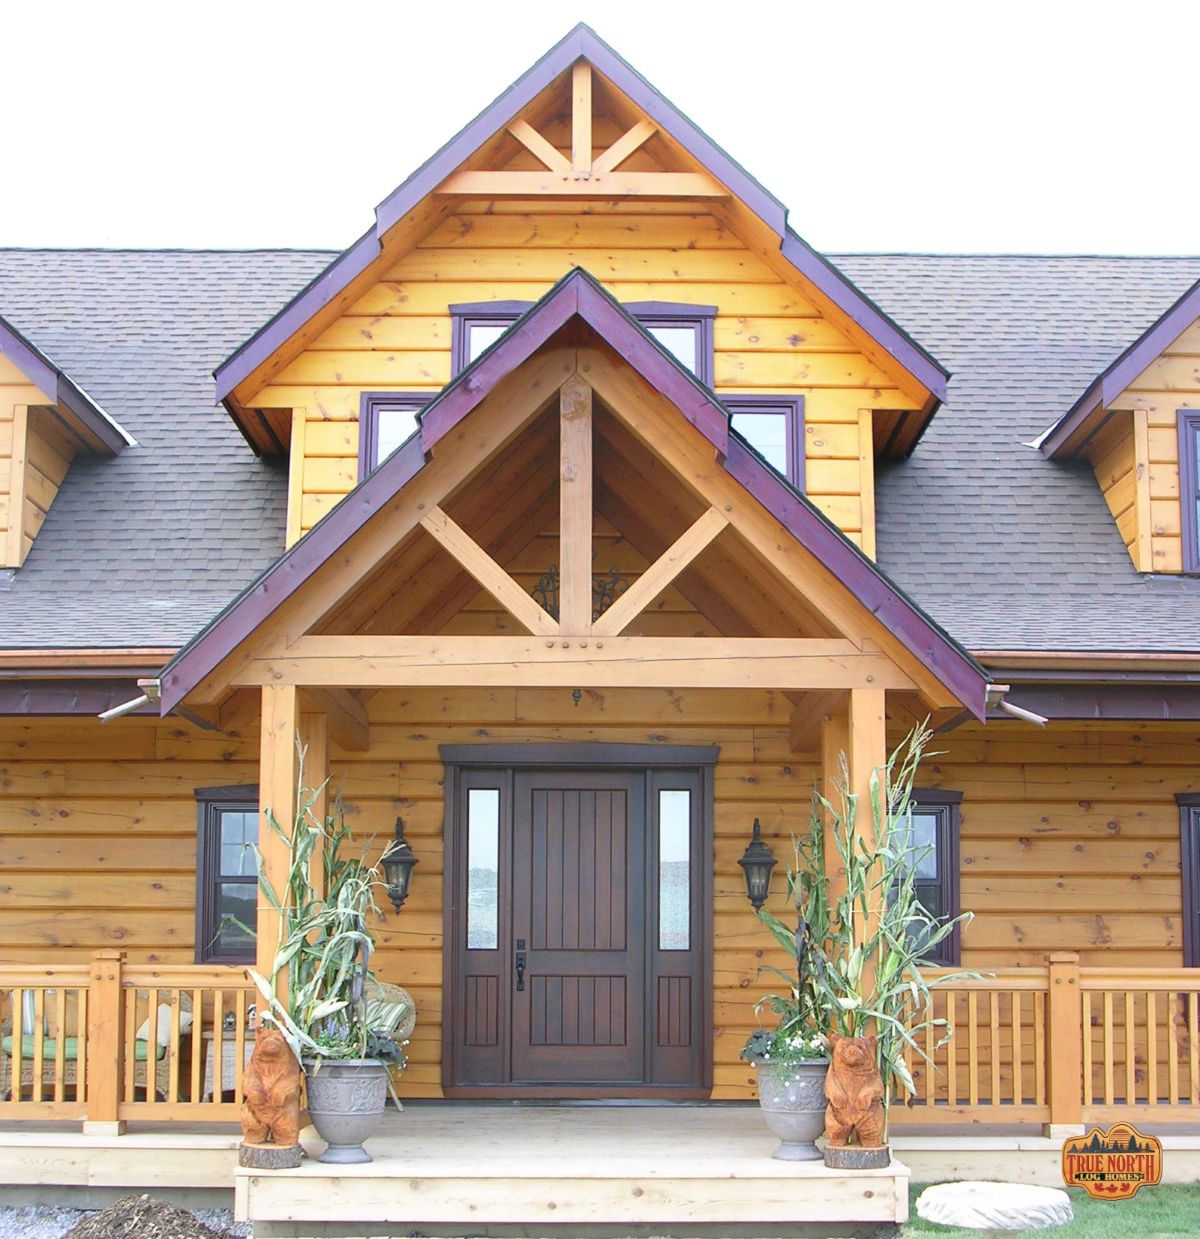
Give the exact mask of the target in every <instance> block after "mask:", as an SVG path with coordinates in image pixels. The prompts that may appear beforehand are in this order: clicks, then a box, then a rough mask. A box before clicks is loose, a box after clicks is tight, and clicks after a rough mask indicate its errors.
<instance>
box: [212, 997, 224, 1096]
mask: <svg viewBox="0 0 1200 1239" xmlns="http://www.w3.org/2000/svg"><path fill="white" fill-rule="evenodd" d="M212 1031H213V1035H212V1049H211V1050H210V1051H209V1052H210V1053H211V1054H212V1093H211V1094H210V1097H211V1099H212V1101H213V1102H215V1103H216V1104H218V1105H219V1104H220V1102H221V1098H222V1092H223V1090H224V1088H225V1082H224V1076H223V1069H224V1066H225V1061H224V1060H225V1044H224V1043H225V991H224V990H217V992H216V993H215V994H214V995H213V1029H212Z"/></svg>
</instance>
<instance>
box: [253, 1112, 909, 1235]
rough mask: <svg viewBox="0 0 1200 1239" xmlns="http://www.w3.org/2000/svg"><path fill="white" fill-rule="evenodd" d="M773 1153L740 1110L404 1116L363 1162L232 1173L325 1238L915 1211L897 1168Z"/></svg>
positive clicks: (281, 1223)
mask: <svg viewBox="0 0 1200 1239" xmlns="http://www.w3.org/2000/svg"><path fill="white" fill-rule="evenodd" d="M305 1143H306V1146H307V1147H308V1148H309V1149H310V1151H311V1152H313V1153H319V1152H320V1151H321V1148H322V1147H323V1146H322V1145H321V1143H320V1142H319V1141H313V1142H312V1143H311V1144H309V1142H308V1140H307V1137H306V1139H305ZM776 1144H777V1141H775V1140H774V1139H773V1138H772V1137H771V1135H770V1134H769V1133H768V1132H767V1131H766V1129H765V1128H764V1127H763V1124H762V1120H761V1118H760V1117H759V1115H758V1113H757V1112H756V1111H754V1110H748V1109H741V1108H724V1107H722V1108H716V1107H700V1106H696V1107H689V1106H671V1107H661V1106H655V1107H630V1106H622V1107H511V1106H509V1107H501V1106H478V1107H476V1106H465V1107H447V1106H442V1107H420V1108H418V1107H410V1108H409V1109H408V1110H406V1111H405V1113H404V1114H403V1115H396V1116H395V1118H394V1119H392V1120H389V1122H388V1124H387V1126H386V1128H385V1129H384V1131H383V1132H382V1133H381V1134H380V1135H379V1136H377V1137H375V1138H374V1139H373V1140H372V1141H371V1142H370V1144H369V1148H370V1152H371V1153H372V1155H373V1156H374V1158H375V1161H374V1162H373V1163H371V1164H370V1165H363V1166H336V1167H335V1166H324V1165H322V1164H321V1163H319V1162H317V1161H316V1160H308V1161H306V1162H305V1163H304V1164H303V1165H302V1166H301V1167H300V1168H299V1169H297V1170H288V1171H277V1172H273V1173H271V1174H269V1175H267V1174H261V1173H257V1172H253V1171H242V1170H239V1171H237V1172H235V1211H236V1214H237V1216H238V1217H239V1218H243V1219H245V1218H249V1219H251V1220H253V1221H254V1222H255V1226H256V1232H257V1231H261V1233H262V1234H264V1235H281V1236H282V1235H313V1234H320V1233H321V1228H320V1224H322V1223H327V1224H329V1223H337V1224H338V1225H339V1226H340V1227H341V1229H339V1230H337V1231H336V1232H334V1233H337V1234H339V1235H340V1234H344V1233H346V1230H345V1226H346V1224H347V1223H349V1224H350V1233H355V1230H354V1224H356V1223H358V1224H361V1225H362V1227H363V1228H364V1230H363V1233H368V1231H370V1233H377V1232H375V1231H373V1230H372V1229H371V1228H372V1227H373V1226H377V1225H378V1224H379V1223H389V1224H391V1226H393V1227H396V1228H398V1229H397V1233H405V1230H404V1228H405V1227H413V1226H415V1227H422V1226H425V1225H433V1226H446V1225H458V1226H463V1227H466V1228H468V1230H467V1231H465V1232H464V1233H479V1228H480V1227H487V1226H494V1225H501V1226H523V1227H543V1228H544V1227H550V1228H561V1227H578V1226H586V1225H599V1226H606V1227H614V1226H618V1227H619V1226H637V1225H647V1224H652V1225H659V1226H661V1225H666V1226H670V1227H673V1228H675V1227H680V1226H684V1227H688V1228H692V1229H690V1230H689V1232H688V1233H695V1228H700V1229H703V1228H706V1227H713V1226H721V1225H728V1224H740V1223H748V1224H750V1225H756V1224H757V1225H760V1226H761V1225H767V1226H773V1227H777V1226H779V1225H781V1224H786V1225H795V1224H797V1223H804V1222H892V1221H902V1220H904V1218H906V1217H907V1214H908V1181H909V1173H908V1169H907V1167H905V1166H904V1165H903V1164H901V1163H894V1164H893V1166H892V1167H890V1168H889V1169H888V1170H885V1171H877V1172H866V1173H859V1174H853V1175H848V1174H842V1173H837V1172H834V1171H830V1170H826V1169H825V1167H824V1165H823V1164H822V1163H820V1162H808V1163H795V1162H779V1161H774V1160H773V1159H772V1157H771V1152H772V1150H773V1149H774V1148H775V1147H776ZM261 1223H266V1224H269V1225H266V1226H260V1224H261ZM760 1233H764V1232H761V1231H760ZM765 1233H770V1231H767V1232H765Z"/></svg>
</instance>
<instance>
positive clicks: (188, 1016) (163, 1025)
mask: <svg viewBox="0 0 1200 1239" xmlns="http://www.w3.org/2000/svg"><path fill="white" fill-rule="evenodd" d="M191 1027H192V1013H191V1012H190V1011H180V1013H179V1035H180V1036H181V1037H182V1036H183V1035H184V1034H185V1033H186V1032H188V1031H189V1030H190V1029H191ZM137 1039H138V1040H139V1041H149V1040H150V1020H149V1018H147V1019H144V1020H143V1021H142V1025H141V1027H140V1028H139V1029H138V1030H137ZM158 1044H159V1048H160V1050H161V1048H162V1047H163V1046H168V1045H170V1044H171V1008H170V1007H169V1006H167V1004H166V1003H165V1002H162V1003H159V1005H158ZM158 1057H159V1058H162V1054H161V1053H159V1054H158Z"/></svg>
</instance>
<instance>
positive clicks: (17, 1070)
mask: <svg viewBox="0 0 1200 1239" xmlns="http://www.w3.org/2000/svg"><path fill="white" fill-rule="evenodd" d="M25 1024H26V1020H25V991H24V990H23V989H19V988H18V989H14V990H12V1029H13V1032H12V1039H13V1052H12V1096H13V1100H14V1101H22V1100H24V1098H23V1096H22V1092H23V1089H24V1079H25V1036H26V1034H27V1033H28V1032H29V1029H28V1028H26V1027H25ZM32 1095H33V1094H32V1093H31V1094H30V1096H32Z"/></svg>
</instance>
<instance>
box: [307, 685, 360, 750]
mask: <svg viewBox="0 0 1200 1239" xmlns="http://www.w3.org/2000/svg"><path fill="white" fill-rule="evenodd" d="M305 696H307V697H308V698H309V699H310V700H311V701H312V703H313V705H315V706H316V707H317V708H318V709H319V710H320V711H321V712H322V713H323V714H325V715H326V717H327V718H328V719H329V730H330V731H331V732H332V733H333V737H334V739H335V740H336V741H337V742H338V744H340V745H341V746H342V748H344V749H346V750H347V751H348V752H351V753H365V752H367V751H368V750H369V749H370V747H371V724H370V720H369V719H368V717H367V708H366V706H365V705H363V703H362V702H361V701H359V699H358V698H357V697H356V696H355V695H354V694H353V693H352V692H350V691H349V689H345V688H331V687H327V688H308V689H305Z"/></svg>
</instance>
